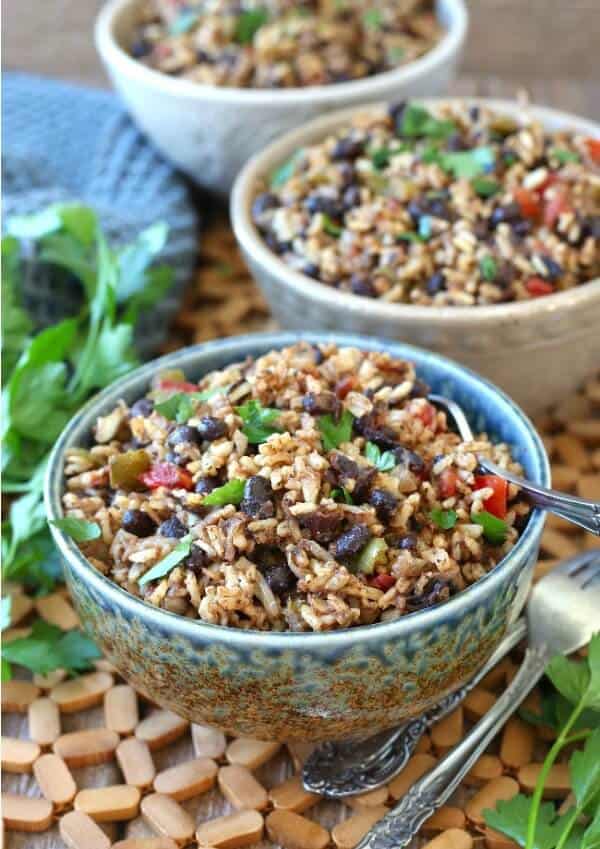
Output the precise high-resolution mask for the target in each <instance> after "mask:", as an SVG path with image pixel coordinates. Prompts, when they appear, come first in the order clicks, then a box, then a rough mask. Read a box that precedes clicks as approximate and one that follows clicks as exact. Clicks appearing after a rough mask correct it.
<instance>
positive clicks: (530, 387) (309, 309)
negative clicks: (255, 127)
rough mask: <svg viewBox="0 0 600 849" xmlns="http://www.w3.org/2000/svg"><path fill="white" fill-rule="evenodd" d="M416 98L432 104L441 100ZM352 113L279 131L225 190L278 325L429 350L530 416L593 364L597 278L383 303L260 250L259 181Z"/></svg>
mask: <svg viewBox="0 0 600 849" xmlns="http://www.w3.org/2000/svg"><path fill="white" fill-rule="evenodd" d="M441 100H442V101H443V102H445V103H452V99H450V98H442V99H441ZM459 100H460V101H461V102H462V101H466V102H468V103H471V104H473V105H480V106H487V107H489V108H491V109H494V110H495V111H497V112H503V113H506V114H508V115H511V116H514V117H517V116H519V115H520V114H521V113H522V111H523V110H522V108H521V107H520V106H519V105H518V104H517V103H516V102H515V101H508V100H492V99H489V98H485V99H483V98H472V97H471V98H460V99H459ZM420 102H422V103H423V104H424V105H425V106H427V105H431V106H433V105H435V104H436V103H439V102H441V101H440V100H436V99H434V98H432V99H426V100H423V101H420ZM381 106H383V104H379V108H380V107H381ZM357 111H359V110H357V109H345V110H343V111H339V112H335V113H333V114H329V115H326V116H324V117H322V118H318V119H317V120H316V121H311V122H310V123H309V124H306V125H305V126H303V127H302V128H301V129H299V130H294V131H293V132H291V133H288V134H287V135H285V136H283V137H282V138H280V139H279V140H278V141H276V142H274V143H273V144H271V145H269V147H267V148H266V149H265V150H263V152H262V153H260V154H258V155H257V156H255V157H253V158H252V159H251V160H250V161H249V162H248V163H247V164H246V166H245V167H244V168H243V170H242V171H241V172H240V174H239V175H238V178H237V180H236V182H235V185H234V187H233V192H232V195H231V222H232V225H233V229H234V231H235V235H236V238H237V240H238V242H239V244H240V247H241V249H242V252H243V254H244V257H245V259H246V262H247V263H248V266H249V267H250V270H251V271H252V274H253V275H254V277H255V279H256V281H257V282H258V283H259V285H260V287H261V288H262V290H263V292H264V294H265V297H266V298H267V300H268V302H269V305H270V307H271V309H272V311H273V313H274V315H275V317H276V318H277V320H278V321H279V323H280V324H281V326H282V327H285V328H289V329H294V328H298V329H300V330H301V329H303V328H305V327H312V328H313V329H315V330H325V331H328V330H341V331H342V332H350V333H365V334H373V335H376V336H387V337H389V338H390V339H400V340H401V341H402V342H409V343H410V344H412V345H422V346H423V347H425V348H431V349H432V350H434V351H438V352H439V353H440V354H444V355H445V356H447V357H452V358H453V359H455V360H459V362H461V363H464V364H465V365H467V366H469V368H473V369H476V370H477V371H478V372H481V374H483V375H484V376H485V377H487V378H489V379H490V380H493V381H494V383H497V384H498V386H500V387H501V388H502V389H504V391H505V392H508V394H509V395H510V396H511V397H512V398H514V399H515V400H516V401H517V403H519V404H521V406H522V407H523V408H524V409H525V410H526V411H527V412H528V413H529V414H537V413H539V412H541V411H542V410H543V409H545V408H546V407H549V406H550V405H551V404H554V403H556V402H558V401H560V400H562V399H563V398H565V397H566V396H568V395H571V394H572V393H573V392H574V391H575V390H576V389H577V388H578V387H579V386H580V385H581V384H582V383H583V382H584V381H585V379H586V378H588V377H590V376H591V375H592V374H594V373H595V372H596V370H597V368H598V363H599V362H600V333H599V332H598V327H599V326H600V279H595V280H591V281H590V282H589V283H586V284H585V285H584V286H577V287H575V288H573V289H568V290H567V291H565V292H559V293H557V294H556V295H549V296H547V297H545V298H535V299H533V300H530V301H520V302H515V303H507V304H495V305H493V306H479V307H429V306H415V305H413V304H389V303H385V302H384V301H381V300H377V299H370V298H362V297H359V296H358V295H353V294H352V293H350V292H341V291H340V290H339V289H334V288H333V287H331V286H325V285H324V284H322V283H319V282H318V281H316V280H313V279H312V278H310V277H307V276H306V275H305V274H301V273H300V272H299V271H295V270H294V269H293V268H290V266H289V265H287V264H286V263H285V262H284V261H283V260H282V259H281V258H280V257H279V256H277V255H276V254H275V253H274V252H273V251H271V250H270V249H269V248H268V247H267V245H266V244H265V242H264V240H263V239H262V238H261V236H260V234H259V232H258V230H257V228H256V227H255V226H254V223H253V221H252V215H251V207H252V201H253V199H254V197H255V196H256V192H257V187H258V186H260V185H261V184H262V183H263V181H264V179H265V178H266V177H268V175H269V174H271V173H272V171H273V170H274V169H275V168H276V167H277V166H278V165H281V163H282V162H285V161H286V160H287V159H289V157H290V156H291V155H292V153H293V152H294V151H295V150H297V149H298V148H301V147H304V146H306V145H308V144H313V143H315V142H317V141H320V140H321V139H322V138H323V137H324V136H326V135H327V134H328V133H330V132H332V131H334V130H336V129H337V128H339V127H342V126H344V125H345V124H347V123H348V121H349V120H350V118H351V117H352V115H353V114H355V113H356V112H357ZM528 113H529V114H531V115H532V116H533V117H534V118H536V119H537V120H539V121H541V123H542V124H543V125H544V126H546V127H548V128H549V129H561V128H562V129H564V128H571V129H574V130H576V131H577V132H581V133H584V134H587V135H590V136H592V137H594V138H596V137H600V125H598V124H596V123H594V122H593V121H586V120H585V119H584V118H579V117H577V116H575V115H568V114H567V113H565V112H558V111H557V110H555V109H546V108H544V107H541V106H531V107H529V109H528Z"/></svg>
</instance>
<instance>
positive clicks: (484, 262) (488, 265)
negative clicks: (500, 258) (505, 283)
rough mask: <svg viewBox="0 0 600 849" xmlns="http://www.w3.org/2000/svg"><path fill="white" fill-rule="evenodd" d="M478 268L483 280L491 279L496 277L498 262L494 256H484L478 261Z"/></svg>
mask: <svg viewBox="0 0 600 849" xmlns="http://www.w3.org/2000/svg"><path fill="white" fill-rule="evenodd" d="M479 270H480V271H481V276H482V277H483V279H484V280H489V281H490V282H491V281H492V280H495V279H496V274H497V273H498V264H497V262H496V260H495V259H494V257H492V256H489V255H488V256H484V257H482V258H481V260H480V261H479Z"/></svg>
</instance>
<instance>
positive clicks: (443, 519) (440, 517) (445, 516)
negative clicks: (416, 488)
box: [429, 507, 458, 531]
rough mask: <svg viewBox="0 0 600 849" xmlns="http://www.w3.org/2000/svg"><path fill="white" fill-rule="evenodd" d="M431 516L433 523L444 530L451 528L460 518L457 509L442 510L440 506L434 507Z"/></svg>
mask: <svg viewBox="0 0 600 849" xmlns="http://www.w3.org/2000/svg"><path fill="white" fill-rule="evenodd" d="M429 516H430V518H431V520H432V521H433V523H434V524H435V525H437V526H438V528H441V530H443V531H449V530H451V529H452V528H453V527H454V525H455V524H456V520H457V519H458V514H457V513H456V510H440V509H439V508H438V507H436V508H435V509H433V510H432V511H431V513H430V514H429Z"/></svg>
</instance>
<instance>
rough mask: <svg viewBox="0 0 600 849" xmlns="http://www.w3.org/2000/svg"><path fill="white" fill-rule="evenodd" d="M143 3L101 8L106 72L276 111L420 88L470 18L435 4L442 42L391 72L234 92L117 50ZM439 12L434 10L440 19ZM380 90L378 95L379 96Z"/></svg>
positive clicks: (443, 0) (452, 1) (461, 7)
mask: <svg viewBox="0 0 600 849" xmlns="http://www.w3.org/2000/svg"><path fill="white" fill-rule="evenodd" d="M140 2H141V0H109V2H107V3H105V4H104V5H103V6H102V7H101V9H100V11H99V13H98V15H97V17H96V21H95V24H94V41H95V44H96V49H97V50H98V52H99V54H100V56H101V57H102V59H103V60H104V61H105V62H106V64H107V65H108V66H109V67H111V68H112V67H113V66H115V65H116V66H118V68H119V71H120V72H122V73H123V74H125V75H126V76H128V77H130V78H135V79H137V80H138V81H139V82H145V83H146V84H147V85H150V86H152V87H154V88H157V89H160V90H161V91H162V92H163V93H164V94H166V95H168V94H172V95H177V96H179V97H186V98H189V99H191V100H202V101H205V100H210V101H214V102H220V103H227V104H232V103H235V104H240V102H241V101H243V103H244V105H245V104H247V105H249V106H250V105H252V106H262V107H265V108H273V109H277V108H278V107H280V106H294V105H300V104H303V103H310V104H313V103H317V104H323V106H326V105H327V104H328V103H329V101H334V102H338V101H340V100H349V101H352V100H357V101H358V100H361V99H362V100H363V101H364V100H365V99H369V98H370V99H372V100H373V99H375V98H377V97H379V96H381V94H383V90H387V89H389V88H390V87H391V86H394V85H397V86H404V85H409V84H411V83H415V82H418V81H419V80H420V79H421V78H422V77H425V76H427V74H429V73H431V72H432V71H433V70H434V69H436V68H437V67H438V66H443V65H444V64H446V63H447V62H449V61H450V60H451V59H452V58H453V57H454V56H455V55H456V54H458V53H459V51H460V50H461V48H462V46H463V44H464V41H465V38H466V35H467V28H468V20H469V16H468V12H467V6H466V3H465V0H436V2H437V4H438V5H439V6H441V7H443V10H444V13H445V14H446V15H447V17H448V28H447V29H446V31H445V34H444V35H443V36H442V38H441V39H440V41H439V42H438V43H437V44H436V45H435V46H434V47H433V48H432V49H431V50H429V51H428V52H427V53H425V54H424V55H423V56H421V57H419V58H418V59H415V60H413V61H412V62H408V63H407V64H406V65H401V66H399V67H398V68H394V69H392V70H391V71H385V72H383V73H380V74H374V75H373V76H371V77H363V78H361V79H359V80H351V81H350V82H344V83H331V84H329V85H320V86H319V85H314V86H303V87H296V88H286V89H253V88H250V89H248V88H234V87H233V86H212V85H206V84H203V83H195V82H193V81H191V80H185V79H180V78H177V77H171V76H169V75H168V74H164V73H162V72H161V71H155V70H153V69H152V68H148V67H146V66H145V65H143V64H142V63H141V62H139V61H138V60H137V59H134V58H133V57H132V56H130V55H129V54H128V53H127V52H126V50H124V49H123V47H121V45H120V44H119V42H118V41H117V39H116V37H115V33H114V25H115V21H116V20H117V18H118V17H119V16H120V15H121V14H123V13H124V11H125V10H126V9H127V8H128V7H129V6H134V5H136V4H139V3H140ZM440 11H441V9H439V8H438V9H437V10H436V14H437V15H438V16H439V14H440ZM380 89H381V91H380Z"/></svg>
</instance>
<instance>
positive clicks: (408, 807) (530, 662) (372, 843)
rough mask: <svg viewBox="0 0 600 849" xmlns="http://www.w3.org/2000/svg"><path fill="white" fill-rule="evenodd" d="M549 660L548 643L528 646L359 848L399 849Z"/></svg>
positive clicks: (445, 795) (444, 798)
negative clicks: (504, 682)
mask: <svg viewBox="0 0 600 849" xmlns="http://www.w3.org/2000/svg"><path fill="white" fill-rule="evenodd" d="M549 659H550V652H549V651H548V648H547V646H545V645H544V646H538V647H536V648H532V649H528V650H527V652H526V654H525V659H524V661H523V664H522V666H521V668H520V670H519V672H518V673H517V675H516V676H515V678H514V679H513V681H512V683H511V684H510V686H509V687H507V689H506V690H505V691H504V693H503V694H502V695H501V696H500V698H499V699H498V701H497V702H496V704H495V705H494V707H492V709H491V710H489V711H488V712H487V713H486V714H485V716H484V717H483V718H482V719H481V720H480V721H479V722H478V723H477V725H476V726H475V727H474V728H473V729H472V730H471V731H470V732H469V733H468V734H467V735H466V737H464V738H463V740H462V742H461V743H459V744H458V746H456V747H455V748H454V749H453V750H452V751H451V752H450V753H449V754H448V755H446V757H445V758H444V759H443V760H442V761H440V763H439V764H438V765H437V766H436V767H435V768H434V769H432V770H431V771H430V772H428V773H427V774H426V775H424V776H423V778H421V779H419V781H417V782H416V783H415V784H413V786H412V787H411V788H410V790H409V791H408V793H406V795H405V796H403V797H402V799H401V800H400V801H399V803H398V804H397V805H396V807H395V808H393V809H392V810H391V811H390V813H389V814H386V816H385V817H383V819H381V820H380V821H379V822H378V823H377V824H376V825H375V826H374V827H373V828H372V829H371V831H370V832H369V833H368V834H367V835H366V837H364V838H363V840H362V841H361V842H360V843H359V844H358V847H357V849H402V847H405V846H408V844H409V843H410V841H411V840H412V838H413V837H414V836H415V834H416V833H417V831H418V830H419V828H420V827H421V826H422V825H423V823H424V822H425V820H427V819H428V818H429V817H430V816H431V815H432V814H433V813H434V811H436V810H437V809H438V808H439V807H440V806H441V805H443V804H444V803H445V802H446V801H447V800H448V799H449V798H450V796H451V795H452V794H453V793H454V791H455V790H456V788H457V787H458V785H459V784H460V782H461V781H462V779H463V778H464V776H465V775H466V773H467V772H468V771H469V770H470V769H471V767H472V766H473V764H474V763H475V761H476V760H477V759H478V758H479V757H480V755H481V754H482V752H483V751H484V750H485V748H486V747H487V745H488V744H489V743H490V741H491V740H492V739H493V738H494V736H495V735H496V734H497V732H498V730H499V729H500V728H501V727H502V726H503V725H504V723H505V722H506V720H507V719H508V718H509V717H510V716H511V714H513V713H514V711H515V710H516V708H517V707H518V706H519V705H520V704H521V702H522V701H523V699H525V697H526V696H527V695H528V693H530V692H531V690H532V689H533V688H534V686H535V684H536V683H537V682H538V681H539V679H540V678H541V677H542V675H543V673H544V669H545V668H546V665H547V663H548V661H549Z"/></svg>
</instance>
